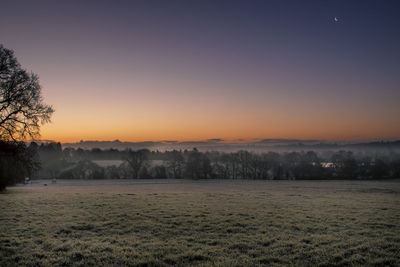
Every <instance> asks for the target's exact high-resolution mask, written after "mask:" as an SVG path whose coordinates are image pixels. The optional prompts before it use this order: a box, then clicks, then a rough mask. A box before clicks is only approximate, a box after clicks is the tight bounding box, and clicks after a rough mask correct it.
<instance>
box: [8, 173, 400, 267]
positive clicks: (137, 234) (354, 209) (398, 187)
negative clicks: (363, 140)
mask: <svg viewBox="0 0 400 267" xmlns="http://www.w3.org/2000/svg"><path fill="white" fill-rule="evenodd" d="M48 182H50V184H48V186H44V185H43V183H44V182H43V181H39V182H36V184H35V183H34V184H32V185H25V186H16V187H10V188H8V189H7V192H6V193H2V194H0V209H1V214H0V266H15V265H18V266H25V265H27V266H52V265H58V266H69V265H81V266H107V265H116V266H124V265H125V266H126V265H129V266H163V265H177V266H197V265H200V266H204V265H206V266H209V265H211V266H257V265H276V266H282V265H298V266H317V265H318V266H336V265H337V266H342V265H362V266H399V265H400V182H399V181H398V180H391V181H180V180H168V181H167V180H154V181H143V180H141V181H140V180H139V181H126V180H121V181H58V182H57V184H51V181H46V183H48Z"/></svg>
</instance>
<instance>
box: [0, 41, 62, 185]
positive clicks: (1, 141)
mask: <svg viewBox="0 0 400 267" xmlns="http://www.w3.org/2000/svg"><path fill="white" fill-rule="evenodd" d="M53 112H54V110H53V108H52V107H51V106H49V105H46V104H44V103H43V99H42V96H41V88H40V85H39V78H38V76H37V75H36V74H34V73H28V72H27V71H26V70H24V69H22V68H21V66H20V64H19V63H18V61H17V59H16V58H15V56H14V52H13V51H12V50H9V49H7V48H4V47H3V45H1V44H0V156H1V157H0V190H4V188H5V186H8V185H12V184H15V183H17V182H22V181H23V180H24V178H25V176H31V175H32V173H33V171H36V170H37V167H38V164H37V161H36V152H35V151H34V150H32V149H33V148H34V146H32V147H30V148H27V147H26V145H25V144H24V143H23V142H22V141H24V140H25V139H26V137H28V136H29V137H31V138H33V139H34V138H37V137H39V130H40V124H42V123H46V122H49V121H50V117H51V115H52V113H53Z"/></svg>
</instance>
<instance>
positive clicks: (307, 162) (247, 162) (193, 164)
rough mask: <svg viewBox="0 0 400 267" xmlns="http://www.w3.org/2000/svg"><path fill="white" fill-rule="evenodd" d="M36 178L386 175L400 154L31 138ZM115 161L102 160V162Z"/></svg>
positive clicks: (397, 167)
mask: <svg viewBox="0 0 400 267" xmlns="http://www.w3.org/2000/svg"><path fill="white" fill-rule="evenodd" d="M27 150H28V151H30V153H31V154H34V155H35V154H36V156H34V157H33V158H35V159H36V160H37V162H35V164H32V165H33V166H39V165H40V166H41V168H40V169H38V168H36V169H35V170H37V171H36V172H34V174H32V176H33V177H37V178H63V179H138V178H141V179H148V178H159V179H161V178H175V179H270V180H293V179H387V178H399V177H400V154H398V153H394V152H390V153H386V154H382V153H381V154H372V153H363V152H358V153H354V152H352V151H331V152H326V151H325V152H315V151H302V152H282V153H277V152H266V153H252V152H249V151H243V150H242V151H238V152H234V153H224V152H218V151H214V152H200V151H198V150H197V149H196V148H194V149H192V150H172V151H149V150H147V149H141V150H136V151H135V150H130V149H126V150H121V151H120V150H116V149H107V150H101V149H97V148H95V149H90V150H84V149H80V148H79V149H73V148H65V149H62V146H61V144H60V143H50V144H41V145H38V144H36V143H31V144H30V145H29V146H28V147H27ZM104 161H105V162H108V161H110V162H116V163H115V164H112V165H107V164H106V165H103V162H104Z"/></svg>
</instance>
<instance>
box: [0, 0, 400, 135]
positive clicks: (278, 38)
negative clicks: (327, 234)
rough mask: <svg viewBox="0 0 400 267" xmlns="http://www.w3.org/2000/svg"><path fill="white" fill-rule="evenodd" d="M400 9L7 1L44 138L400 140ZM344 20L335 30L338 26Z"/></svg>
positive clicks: (5, 20)
mask: <svg viewBox="0 0 400 267" xmlns="http://www.w3.org/2000/svg"><path fill="white" fill-rule="evenodd" d="M399 11H400V1H395V0H393V1H391V0H385V1H378V0H376V1H367V0H365V1H351V0H346V1H340V0H324V1H322V0H319V1H285V0H277V1H273V0H271V1H251V0H250V1H245V0H242V1H234V0H231V1H222V0H221V1H205V0H201V1H200V0H198V1H183V0H182V1H172V0H171V1H151V0H149V1H147V0H146V1H111V0H109V1H88V0H83V1H77V0H75V1H74V0H69V1H61V0H59V1H19V0H13V1H4V0H1V16H0V43H1V44H3V45H4V46H5V47H6V48H9V49H12V50H14V52H15V55H16V57H17V59H18V61H19V62H20V63H21V65H22V67H23V68H26V69H27V70H29V71H32V72H34V73H36V74H38V75H39V77H40V84H41V86H42V93H43V98H44V101H45V102H46V103H47V104H51V105H52V106H53V107H54V109H55V113H54V115H53V117H52V123H50V124H46V125H44V126H42V128H41V134H42V136H41V138H42V139H46V140H55V141H61V142H75V141H79V140H114V139H119V140H121V141H148V140H152V141H161V140H178V141H189V140H207V139H212V138H220V139H223V140H226V141H237V140H247V141H251V140H258V139H267V138H287V139H292V138H295V139H318V140H332V141H333V140H335V141H336V140H354V141H365V140H395V139H400V104H399V103H400V49H399V47H400V32H399V29H400V20H399V17H398V14H399ZM335 17H337V18H338V22H335V21H334V18H335Z"/></svg>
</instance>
